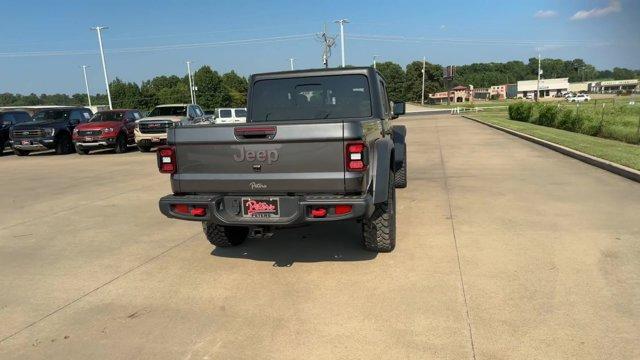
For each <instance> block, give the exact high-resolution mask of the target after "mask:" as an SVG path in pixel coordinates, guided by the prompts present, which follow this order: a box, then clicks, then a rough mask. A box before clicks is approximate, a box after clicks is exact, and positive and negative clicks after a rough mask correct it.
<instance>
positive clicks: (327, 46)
mask: <svg viewBox="0 0 640 360" xmlns="http://www.w3.org/2000/svg"><path fill="white" fill-rule="evenodd" d="M316 39H318V40H319V41H321V42H322V45H323V47H322V64H323V65H324V67H325V69H326V68H328V67H329V57H330V56H331V48H332V47H333V46H334V45H335V44H336V37H335V36H329V35H327V23H325V24H324V27H323V29H322V32H321V33H317V34H316Z"/></svg>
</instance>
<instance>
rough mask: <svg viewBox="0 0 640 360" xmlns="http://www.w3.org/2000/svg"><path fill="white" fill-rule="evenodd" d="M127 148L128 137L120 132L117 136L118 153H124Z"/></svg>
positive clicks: (116, 149)
mask: <svg viewBox="0 0 640 360" xmlns="http://www.w3.org/2000/svg"><path fill="white" fill-rule="evenodd" d="M127 150H128V148H127V138H126V137H125V135H124V134H122V133H120V135H118V137H117V138H116V148H115V151H116V154H124V153H126V152H127Z"/></svg>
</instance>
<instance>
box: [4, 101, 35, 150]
mask: <svg viewBox="0 0 640 360" xmlns="http://www.w3.org/2000/svg"><path fill="white" fill-rule="evenodd" d="M29 121H31V115H29V113H28V112H26V111H23V110H3V111H1V112H0V156H2V155H3V154H4V149H5V148H6V147H7V146H9V145H10V142H9V132H10V131H11V127H12V126H14V125H17V124H20V123H24V122H29Z"/></svg>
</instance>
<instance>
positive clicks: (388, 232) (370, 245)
mask: <svg viewBox="0 0 640 360" xmlns="http://www.w3.org/2000/svg"><path fill="white" fill-rule="evenodd" d="M394 180H395V176H394V174H393V172H392V171H389V192H388V194H387V201H385V202H382V203H379V204H375V209H374V211H373V214H372V215H371V217H368V218H364V219H363V220H362V244H363V246H364V248H365V249H367V250H369V251H374V252H391V251H393V249H394V248H395V247H396V189H395V187H394V186H393V185H394Z"/></svg>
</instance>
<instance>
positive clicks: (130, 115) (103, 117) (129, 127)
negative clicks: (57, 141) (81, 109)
mask: <svg viewBox="0 0 640 360" xmlns="http://www.w3.org/2000/svg"><path fill="white" fill-rule="evenodd" d="M141 118H142V114H141V113H140V111H139V110H135V109H119V110H109V111H100V112H98V113H96V114H95V115H94V116H93V117H92V118H91V119H90V120H89V121H88V122H86V123H84V124H80V125H78V126H76V127H75V129H74V130H73V143H74V145H75V148H76V152H77V153H78V154H81V155H86V154H88V153H89V151H91V150H95V149H104V148H111V149H115V151H116V153H123V152H126V151H127V148H128V146H129V145H133V144H135V138H134V134H133V130H134V128H135V124H136V120H138V119H141Z"/></svg>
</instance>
